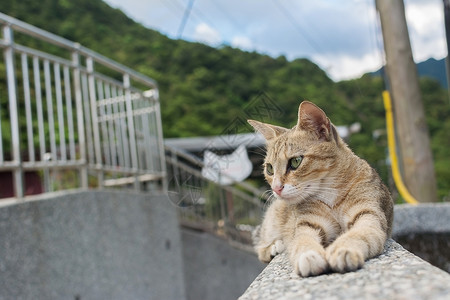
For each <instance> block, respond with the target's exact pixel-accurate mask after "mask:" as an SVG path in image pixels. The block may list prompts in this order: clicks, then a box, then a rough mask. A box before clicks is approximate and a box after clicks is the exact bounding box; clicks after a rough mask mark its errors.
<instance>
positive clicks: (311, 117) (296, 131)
mask: <svg viewBox="0 0 450 300" xmlns="http://www.w3.org/2000/svg"><path fill="white" fill-rule="evenodd" d="M248 122H249V123H250V125H252V126H253V128H255V130H256V131H258V132H260V133H261V134H262V135H263V136H264V137H265V138H266V141H267V153H266V158H265V161H264V175H265V178H266V180H267V182H268V183H269V184H270V186H271V188H272V191H273V193H274V195H275V196H276V197H278V198H281V199H283V200H286V201H289V202H292V203H298V202H301V201H304V200H307V199H309V198H311V197H312V196H316V197H318V198H321V197H323V198H326V199H329V200H330V201H333V200H334V199H332V198H333V197H336V196H337V195H335V191H334V189H333V188H332V187H331V186H332V183H334V182H335V181H336V178H335V177H336V176H335V175H333V174H335V173H336V172H333V167H334V165H335V162H336V159H337V155H338V152H339V149H340V148H341V147H342V146H343V141H342V140H341V139H340V138H339V136H338V134H337V132H336V129H335V128H334V126H333V125H332V124H331V122H330V120H329V119H328V117H327V116H326V114H325V113H324V112H323V110H321V109H320V108H319V107H318V106H316V105H315V104H313V103H311V102H309V101H304V102H302V103H301V104H300V107H299V111H298V122H297V125H296V126H295V127H293V128H292V129H286V128H283V127H279V126H275V125H271V124H266V123H261V122H258V121H254V120H248ZM324 191H325V193H327V192H326V191H328V192H329V195H327V197H326V196H325V195H324ZM328 196H330V197H328ZM321 200H325V199H321ZM326 201H328V200H326Z"/></svg>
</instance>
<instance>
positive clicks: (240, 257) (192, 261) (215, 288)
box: [182, 229, 266, 300]
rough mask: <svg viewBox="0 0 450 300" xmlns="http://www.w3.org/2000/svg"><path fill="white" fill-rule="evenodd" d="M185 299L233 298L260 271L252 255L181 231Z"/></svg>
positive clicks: (213, 238)
mask: <svg viewBox="0 0 450 300" xmlns="http://www.w3.org/2000/svg"><path fill="white" fill-rule="evenodd" d="M182 241H183V257H184V273H185V284H186V296H187V299H190V300H195V299H202V300H207V299H211V300H225V299H237V298H238V297H239V296H240V295H242V293H243V292H244V291H245V290H246V289H247V287H248V286H249V285H250V283H251V282H252V281H253V280H254V279H255V278H256V276H257V275H258V274H259V273H260V272H261V271H262V270H263V269H264V267H265V266H266V265H265V264H263V263H261V262H260V261H259V260H258V259H257V257H256V255H255V254H253V253H249V252H246V251H243V250H240V249H237V248H234V247H232V246H230V244H229V243H228V242H227V241H226V240H223V239H220V238H218V237H216V236H213V235H211V234H208V233H204V232H199V231H193V230H187V229H183V230H182Z"/></svg>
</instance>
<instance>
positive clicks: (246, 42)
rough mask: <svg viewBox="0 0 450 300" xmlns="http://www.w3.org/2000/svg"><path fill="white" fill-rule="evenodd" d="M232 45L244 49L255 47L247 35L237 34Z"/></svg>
mask: <svg viewBox="0 0 450 300" xmlns="http://www.w3.org/2000/svg"><path fill="white" fill-rule="evenodd" d="M231 46H233V47H235V48H240V49H244V50H252V49H253V48H254V46H253V43H252V41H251V40H250V39H249V38H248V37H246V36H239V35H238V36H235V37H233V39H232V40H231Z"/></svg>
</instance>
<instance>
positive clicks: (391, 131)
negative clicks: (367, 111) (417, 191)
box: [383, 91, 419, 205]
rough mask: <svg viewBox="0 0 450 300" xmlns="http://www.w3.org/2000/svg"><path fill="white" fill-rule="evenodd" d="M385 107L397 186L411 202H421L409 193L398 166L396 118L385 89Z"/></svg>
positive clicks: (389, 144) (390, 155) (393, 172)
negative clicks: (395, 131)
mask: <svg viewBox="0 0 450 300" xmlns="http://www.w3.org/2000/svg"><path fill="white" fill-rule="evenodd" d="M383 102H384V109H385V111H386V127H387V138H388V147H389V157H390V159H391V167H392V176H393V177H394V182H395V186H396V187H397V190H398V192H399V193H400V195H401V196H402V197H403V199H405V201H406V202H408V203H410V204H414V205H415V204H418V203H419V202H418V201H417V200H416V199H415V198H414V197H413V196H412V195H411V194H410V193H409V191H408V189H407V188H406V186H405V185H404V184H403V180H402V176H401V174H400V170H399V168H398V159H397V151H396V148H395V133H394V118H393V116H392V104H391V96H390V95H389V92H388V91H383Z"/></svg>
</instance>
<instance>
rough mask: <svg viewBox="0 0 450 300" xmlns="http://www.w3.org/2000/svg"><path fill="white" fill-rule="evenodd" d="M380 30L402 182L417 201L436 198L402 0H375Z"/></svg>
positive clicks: (429, 151)
mask: <svg viewBox="0 0 450 300" xmlns="http://www.w3.org/2000/svg"><path fill="white" fill-rule="evenodd" d="M376 5H377V10H378V11H379V13H380V20H381V27H382V31H383V41H384V51H385V53H386V70H387V74H388V79H389V83H390V87H391V96H392V100H393V108H394V116H395V121H396V131H397V136H398V141H399V149H400V154H401V162H402V166H403V173H404V176H403V177H404V181H405V183H406V186H407V187H408V190H409V191H410V193H411V194H412V195H413V196H414V197H415V198H416V199H417V200H418V201H419V202H435V201H437V190H436V176H435V173H434V165H433V156H432V154H431V148H430V138H429V135H428V126H427V124H426V120H425V113H424V109H423V103H422V97H421V94H420V88H419V76H418V74H417V69H416V65H415V63H414V60H413V56H412V51H411V43H410V40H409V35H408V27H407V25H406V17H405V6H404V4H403V0H376Z"/></svg>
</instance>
